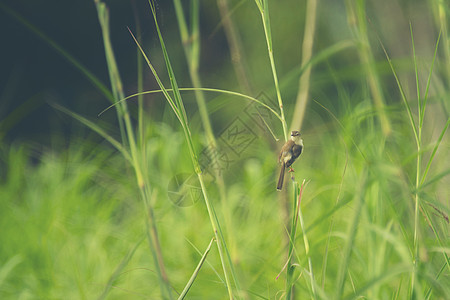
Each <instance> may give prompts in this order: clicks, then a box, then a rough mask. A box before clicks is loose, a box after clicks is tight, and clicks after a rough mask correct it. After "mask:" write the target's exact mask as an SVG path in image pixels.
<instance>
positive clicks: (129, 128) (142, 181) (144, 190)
mask: <svg viewBox="0 0 450 300" xmlns="http://www.w3.org/2000/svg"><path fill="white" fill-rule="evenodd" d="M95 4H96V7H97V11H98V18H99V21H100V25H101V28H102V33H103V41H104V46H105V55H106V60H107V64H108V71H109V74H110V80H111V87H112V90H113V95H114V98H115V99H116V101H118V100H120V99H123V98H124V92H123V85H122V80H121V78H120V74H119V69H118V67H117V63H116V59H115V56H114V52H113V48H112V45H111V41H110V35H109V13H108V8H107V7H106V5H105V3H103V2H101V1H100V0H95ZM117 110H118V117H119V120H123V121H124V127H125V131H126V137H125V138H126V141H127V144H128V146H129V147H130V154H131V159H132V165H133V168H134V171H135V175H136V180H137V185H138V187H139V190H140V194H141V197H142V199H143V202H144V205H145V208H146V209H145V211H146V214H147V218H146V224H147V235H148V237H149V243H150V246H151V250H152V251H151V252H152V254H153V258H154V261H155V268H156V271H157V274H158V278H159V280H160V289H161V293H162V295H163V297H164V298H168V299H172V292H171V287H170V283H169V279H168V276H167V273H166V271H165V265H164V260H163V257H162V251H161V246H160V243H159V238H158V232H157V228H156V223H155V220H154V214H153V208H152V207H151V205H150V203H149V199H150V195H151V192H150V188H149V183H148V180H147V176H146V174H145V173H144V172H143V171H142V169H141V167H142V163H141V158H142V157H141V155H140V154H139V151H138V148H137V144H136V139H135V136H134V130H133V125H132V123H131V119H130V114H129V111H128V108H127V105H126V102H120V103H119V105H118V106H117Z"/></svg>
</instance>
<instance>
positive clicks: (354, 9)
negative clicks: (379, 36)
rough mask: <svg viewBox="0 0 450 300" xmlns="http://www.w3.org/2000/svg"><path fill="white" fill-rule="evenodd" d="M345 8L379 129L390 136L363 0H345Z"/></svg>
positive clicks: (389, 126) (390, 130) (389, 125)
mask: <svg viewBox="0 0 450 300" xmlns="http://www.w3.org/2000/svg"><path fill="white" fill-rule="evenodd" d="M346 6H347V18H348V23H349V25H350V28H353V31H354V35H355V37H356V39H357V42H358V47H357V50H358V54H359V57H360V60H361V63H362V65H363V67H364V69H365V73H366V75H367V83H368V85H369V89H370V92H371V94H372V99H373V103H374V106H375V108H376V109H377V111H378V117H379V120H380V124H381V129H382V131H383V134H384V136H388V135H390V134H391V132H392V129H391V124H390V121H389V118H388V117H387V114H386V111H385V104H384V103H385V100H384V95H383V91H382V89H381V84H380V79H379V77H378V74H377V71H376V69H375V65H374V57H373V53H372V51H371V48H370V42H369V37H368V34H367V23H366V20H367V17H366V12H365V9H366V7H365V0H361V1H355V0H346Z"/></svg>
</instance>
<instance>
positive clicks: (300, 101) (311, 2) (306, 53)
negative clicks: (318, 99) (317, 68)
mask: <svg viewBox="0 0 450 300" xmlns="http://www.w3.org/2000/svg"><path fill="white" fill-rule="evenodd" d="M316 11H317V0H308V1H307V2H306V20H305V31H304V38H303V46H302V68H303V67H304V68H305V69H304V72H303V73H302V75H301V76H300V79H299V85H298V93H297V100H296V101H295V107H294V114H293V117H292V123H291V130H301V127H302V124H303V119H304V117H305V110H306V105H307V104H308V91H309V80H310V78H311V65H309V64H308V63H309V61H310V60H311V57H312V49H313V45H314V34H315V29H316ZM307 64H308V65H307Z"/></svg>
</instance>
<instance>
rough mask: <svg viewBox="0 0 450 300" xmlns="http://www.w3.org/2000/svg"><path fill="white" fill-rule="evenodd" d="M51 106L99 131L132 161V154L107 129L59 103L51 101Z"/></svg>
mask: <svg viewBox="0 0 450 300" xmlns="http://www.w3.org/2000/svg"><path fill="white" fill-rule="evenodd" d="M50 105H51V106H53V107H54V108H55V109H57V110H59V111H61V112H63V113H65V114H66V115H68V116H70V117H72V118H74V119H75V120H78V121H79V122H80V123H81V124H83V125H85V126H86V127H88V128H90V129H91V130H93V131H95V132H97V133H98V134H99V135H100V136H101V137H103V138H104V139H105V140H107V141H108V142H109V143H110V144H111V145H113V146H114V148H116V149H117V150H119V152H120V153H121V154H122V155H123V157H124V158H125V159H126V160H128V161H129V162H130V163H132V161H133V160H132V159H131V155H130V153H129V152H128V150H127V149H126V148H125V147H124V146H123V145H122V144H121V143H120V142H118V141H117V140H116V139H114V138H113V137H112V136H111V135H109V134H108V133H107V132H106V131H105V130H103V129H102V128H101V127H100V126H98V125H97V124H95V123H93V122H92V121H89V120H88V119H86V118H85V117H83V116H81V115H79V114H77V113H75V112H73V111H71V110H69V109H67V108H65V107H63V106H61V105H59V104H56V103H50Z"/></svg>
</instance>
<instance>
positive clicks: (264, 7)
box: [255, 0, 288, 141]
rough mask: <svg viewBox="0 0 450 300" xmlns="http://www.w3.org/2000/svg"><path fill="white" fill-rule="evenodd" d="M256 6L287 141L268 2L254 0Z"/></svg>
mask: <svg viewBox="0 0 450 300" xmlns="http://www.w3.org/2000/svg"><path fill="white" fill-rule="evenodd" d="M255 2H256V5H257V6H258V10H259V13H260V14H261V18H262V24H263V28H264V35H265V37H266V43H267V50H268V54H269V60H270V67H271V69H272V76H273V82H274V84H275V91H276V94H277V100H278V106H279V107H280V116H281V124H282V126H283V134H284V140H285V141H287V140H288V129H287V125H286V119H285V117H284V108H283V100H282V99H281V91H280V85H279V83H278V75H277V69H276V67H275V59H274V58H273V44H272V33H271V29H270V19H269V1H268V0H255Z"/></svg>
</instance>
